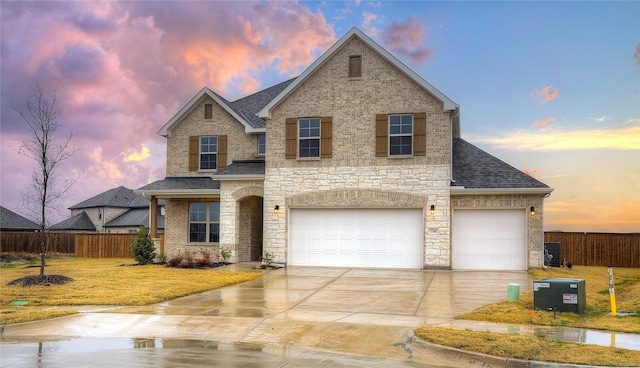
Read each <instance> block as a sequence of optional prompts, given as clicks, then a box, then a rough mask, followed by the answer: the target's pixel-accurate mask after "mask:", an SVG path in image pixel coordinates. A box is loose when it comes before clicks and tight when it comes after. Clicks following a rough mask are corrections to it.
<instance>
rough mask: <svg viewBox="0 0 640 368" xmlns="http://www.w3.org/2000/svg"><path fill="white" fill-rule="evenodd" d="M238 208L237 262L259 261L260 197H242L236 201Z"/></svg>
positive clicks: (260, 235) (260, 250) (260, 254)
mask: <svg viewBox="0 0 640 368" xmlns="http://www.w3.org/2000/svg"><path fill="white" fill-rule="evenodd" d="M238 209H239V221H238V238H237V239H238V246H237V248H236V250H237V256H238V262H250V261H259V260H260V257H262V213H263V201H262V197H259V196H255V195H252V196H247V197H244V198H242V199H240V200H239V201H238Z"/></svg>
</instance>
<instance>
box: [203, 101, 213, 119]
mask: <svg viewBox="0 0 640 368" xmlns="http://www.w3.org/2000/svg"><path fill="white" fill-rule="evenodd" d="M204 118H205V120H209V119H213V104H204Z"/></svg>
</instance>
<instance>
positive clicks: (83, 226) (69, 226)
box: [49, 211, 96, 233]
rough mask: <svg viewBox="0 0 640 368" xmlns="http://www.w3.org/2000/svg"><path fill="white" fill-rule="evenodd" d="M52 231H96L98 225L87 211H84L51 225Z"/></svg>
mask: <svg viewBox="0 0 640 368" xmlns="http://www.w3.org/2000/svg"><path fill="white" fill-rule="evenodd" d="M49 230H50V231H66V232H73V233H95V232H96V226H95V225H94V224H93V222H91V219H90V218H89V215H87V212H85V211H82V212H80V213H78V214H77V215H75V216H71V217H69V218H68V219H66V220H62V221H60V222H58V223H57V224H55V225H51V226H49Z"/></svg>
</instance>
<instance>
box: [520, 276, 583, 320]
mask: <svg viewBox="0 0 640 368" xmlns="http://www.w3.org/2000/svg"><path fill="white" fill-rule="evenodd" d="M586 306H587V297H586V286H585V283H584V279H564V278H554V279H543V280H536V281H534V282H533V308H535V309H542V310H550V309H551V310H555V311H557V312H569V313H577V314H582V313H584V310H585V308H586Z"/></svg>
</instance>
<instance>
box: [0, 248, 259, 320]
mask: <svg viewBox="0 0 640 368" xmlns="http://www.w3.org/2000/svg"><path fill="white" fill-rule="evenodd" d="M47 262H48V263H47V266H46V271H45V273H46V274H49V275H54V274H55V275H64V276H67V277H71V278H73V279H74V281H72V282H69V283H67V284H64V285H51V286H42V285H36V286H29V287H22V286H17V285H14V286H7V283H9V282H10V281H12V280H15V279H18V278H20V277H23V276H29V275H38V274H39V272H40V268H39V266H38V267H29V266H19V267H13V268H0V282H1V283H2V289H1V292H0V325H6V324H13V323H20V322H28V321H35V320H41V319H47V318H52V317H59V316H63V315H69V314H73V313H77V311H76V309H74V308H72V307H73V306H82V305H85V306H86V305H145V304H152V303H158V302H161V301H164V300H169V299H175V298H178V297H182V296H186V295H190V294H195V293H199V292H203V291H207V290H213V289H218V288H221V287H223V286H227V285H232V284H237V283H241V282H245V281H250V280H253V279H256V278H258V277H260V276H261V275H262V274H261V273H259V272H230V271H223V270H220V269H216V268H213V269H211V268H209V269H178V268H169V267H164V266H159V265H144V266H141V265H134V264H135V261H134V260H133V259H130V258H122V259H118V258H103V259H99V258H72V259H51V260H48V261H47ZM13 301H27V302H28V304H27V305H25V306H14V305H12V304H11V302H13ZM59 306H63V307H64V306H70V308H59Z"/></svg>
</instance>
